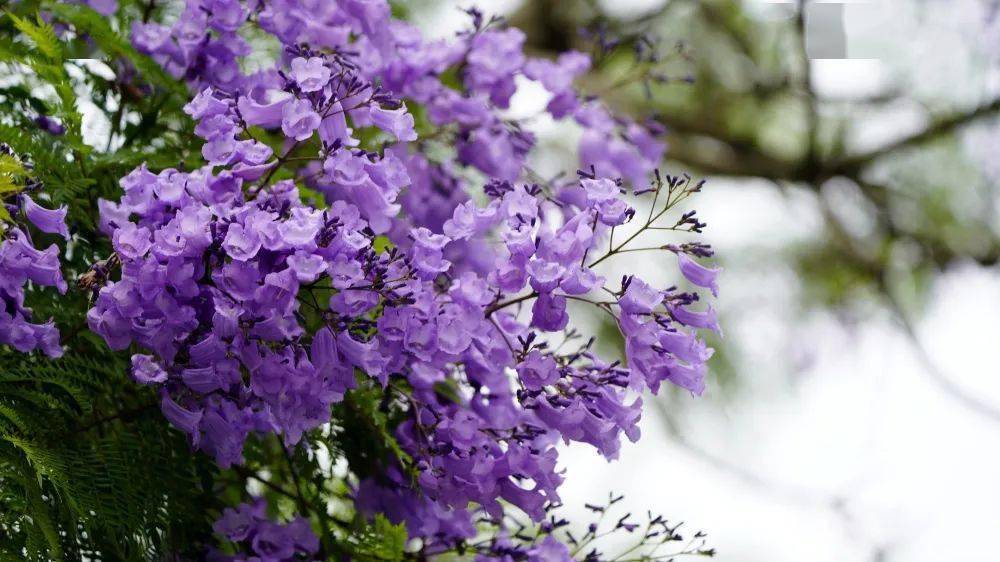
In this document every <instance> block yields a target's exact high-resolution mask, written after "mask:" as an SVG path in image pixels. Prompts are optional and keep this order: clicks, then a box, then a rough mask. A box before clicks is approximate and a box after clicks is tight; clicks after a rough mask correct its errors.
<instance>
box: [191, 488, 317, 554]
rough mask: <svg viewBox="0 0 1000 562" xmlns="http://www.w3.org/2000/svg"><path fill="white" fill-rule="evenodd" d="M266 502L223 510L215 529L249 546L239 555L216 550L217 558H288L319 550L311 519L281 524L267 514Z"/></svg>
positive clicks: (245, 504) (235, 542)
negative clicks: (311, 526)
mask: <svg viewBox="0 0 1000 562" xmlns="http://www.w3.org/2000/svg"><path fill="white" fill-rule="evenodd" d="M266 507H267V506H266V504H265V502H264V500H262V499H259V500H256V501H254V502H253V503H244V504H241V505H239V506H237V507H236V508H229V509H226V510H225V511H223V513H222V517H221V518H219V520H218V521H216V522H215V525H214V527H213V529H214V530H215V532H216V533H218V534H219V535H221V536H223V537H225V538H226V539H227V540H228V541H230V542H232V543H234V544H236V545H239V546H241V547H243V548H244V549H245V554H237V555H235V556H229V555H224V554H221V553H218V552H216V553H213V554H211V555H210V556H209V557H208V559H209V560H211V561H213V562H223V561H226V562H244V561H247V562H249V561H259V562H285V561H292V560H306V559H311V558H312V555H314V554H316V552H317V551H319V539H317V538H316V535H315V534H314V533H313V532H312V529H310V528H309V522H308V521H306V520H305V519H303V518H301V517H298V518H296V519H295V520H293V521H292V522H290V523H287V524H281V523H275V522H274V521H271V520H270V519H268V517H267V513H266Z"/></svg>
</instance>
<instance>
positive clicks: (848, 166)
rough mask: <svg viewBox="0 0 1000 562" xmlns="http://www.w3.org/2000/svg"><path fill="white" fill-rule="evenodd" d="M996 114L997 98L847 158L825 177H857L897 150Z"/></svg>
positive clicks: (998, 109) (998, 108)
mask: <svg viewBox="0 0 1000 562" xmlns="http://www.w3.org/2000/svg"><path fill="white" fill-rule="evenodd" d="M996 113H1000V98H996V99H994V100H993V101H991V102H990V103H987V104H984V105H980V106H979V107H977V108H975V109H973V110H972V111H968V112H962V113H958V114H955V115H952V116H950V117H946V118H944V119H941V120H939V121H938V122H937V123H934V124H933V125H931V126H929V127H927V128H926V129H924V130H923V131H921V132H919V133H916V134H913V135H910V136H907V137H903V138H902V139H899V140H897V141H896V142H893V143H890V144H888V145H886V146H883V147H882V148H878V149H875V150H872V151H870V152H866V153H863V154H858V155H856V156H851V157H849V158H845V159H843V160H841V161H839V162H836V163H834V164H833V165H831V166H828V167H827V168H826V169H825V170H824V172H825V175H826V177H832V176H835V175H847V176H851V175H856V174H857V173H858V172H860V171H861V169H862V168H864V167H865V166H867V165H869V164H871V163H872V162H874V161H875V160H878V159H879V158H882V157H883V156H886V155H888V154H891V153H893V152H896V151H897V150H901V149H905V148H910V147H912V146H916V145H919V144H922V143H924V142H927V141H929V140H932V139H934V138H936V137H938V136H942V135H946V134H949V133H952V132H954V131H956V130H958V129H961V128H962V127H964V126H966V125H969V124H971V123H973V122H975V121H978V120H979V119H983V118H985V117H990V116H991V115H993V114H996Z"/></svg>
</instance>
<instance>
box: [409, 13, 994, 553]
mask: <svg viewBox="0 0 1000 562" xmlns="http://www.w3.org/2000/svg"><path fill="white" fill-rule="evenodd" d="M400 4H402V5H403V6H404V7H406V8H408V11H409V13H410V14H411V17H412V19H414V20H415V21H416V22H417V23H418V24H420V25H421V26H422V27H423V28H424V29H425V31H426V32H427V33H428V34H431V35H443V34H449V33H453V32H454V31H455V30H457V29H459V28H461V27H462V26H464V25H466V22H467V16H466V15H465V14H463V13H462V12H461V11H460V10H459V8H460V7H467V6H468V4H469V3H468V2H461V3H457V2H448V1H433V0H414V1H410V2H401V3H400ZM477 5H478V6H479V7H480V8H481V9H482V10H483V11H484V12H485V13H487V14H502V15H504V16H506V17H507V18H508V20H510V21H511V22H512V23H514V24H516V25H518V26H520V27H522V28H523V29H525V30H526V31H527V32H528V42H529V45H530V48H531V50H532V51H533V52H534V53H535V54H544V53H553V52H557V51H560V50H565V49H567V48H579V49H582V50H586V49H587V48H588V45H589V44H590V43H588V42H587V41H586V40H585V39H583V38H581V36H580V34H579V33H578V32H579V30H580V28H582V27H586V26H588V25H590V24H592V23H593V22H594V21H597V20H599V19H600V20H602V21H604V22H605V23H604V25H605V28H606V29H607V30H608V33H609V34H610V35H617V36H623V37H632V38H635V37H636V36H638V35H641V34H648V35H650V36H655V37H657V38H658V39H659V43H658V47H657V48H658V49H660V50H661V53H662V59H661V62H660V63H658V64H656V65H652V66H655V67H656V68H645V67H643V68H637V67H635V66H634V65H633V64H632V63H631V62H630V58H629V57H621V60H617V61H610V62H609V63H608V64H605V65H603V66H602V67H601V68H600V69H599V70H597V71H595V72H593V73H592V74H591V75H590V76H587V77H586V79H585V81H584V88H585V89H586V90H588V91H591V92H601V93H602V94H605V95H608V96H610V98H611V100H612V103H613V104H614V105H615V107H616V108H617V109H618V110H620V111H624V112H627V113H631V114H634V115H636V116H647V115H654V114H655V115H656V119H657V120H658V121H660V122H661V123H662V124H664V125H665V126H666V127H667V129H668V133H667V135H668V138H669V141H670V148H669V151H668V152H669V154H668V156H669V162H668V163H667V168H668V169H670V170H671V172H674V173H677V172H682V171H687V172H689V173H691V174H692V175H694V176H696V177H706V178H707V179H708V184H707V188H706V190H705V191H704V193H702V194H701V195H700V196H699V197H697V198H696V199H695V200H694V201H693V203H692V204H693V206H694V207H695V208H697V209H698V212H699V215H700V216H701V218H702V219H703V220H705V221H707V222H708V224H709V227H708V229H707V231H706V238H707V241H709V242H711V243H712V244H713V245H714V246H715V248H716V250H717V256H718V262H719V263H720V264H721V265H722V266H723V267H725V272H724V274H723V277H722V279H723V292H722V295H721V298H720V299H719V302H718V308H719V310H720V312H721V315H722V317H723V319H724V328H725V337H724V338H723V339H720V340H718V341H716V342H714V343H715V345H716V347H717V348H718V351H717V354H716V357H715V358H714V359H713V362H712V371H711V374H710V381H709V383H708V391H707V392H706V393H705V395H704V396H703V397H701V398H694V397H692V396H690V395H687V394H684V393H679V392H675V393H673V394H669V395H667V396H661V397H659V398H657V399H652V398H649V399H648V400H649V401H648V402H647V403H648V404H649V405H650V407H649V408H648V413H647V414H646V416H645V417H644V420H643V423H642V430H643V434H644V435H643V439H642V440H641V441H640V442H639V443H637V444H634V445H629V446H626V447H624V448H623V453H622V455H621V458H620V459H619V460H618V461H616V462H613V463H604V461H602V460H600V459H598V458H597V457H596V456H595V455H594V454H593V453H592V451H590V450H588V449H586V448H579V449H576V448H571V449H569V450H568V451H567V452H566V454H564V456H563V459H564V464H565V466H566V468H567V470H568V472H567V484H566V485H565V488H564V489H565V494H564V496H563V499H564V502H565V503H566V510H567V511H566V513H567V515H570V516H573V517H576V518H578V519H579V518H587V517H588V516H589V514H588V513H587V512H586V511H585V510H584V509H583V503H584V502H587V501H594V500H601V499H606V496H607V494H608V492H609V491H614V492H620V493H624V494H625V500H624V502H623V506H624V509H625V510H631V511H633V512H636V513H644V512H645V511H646V510H647V509H652V510H654V511H657V512H661V513H664V514H665V515H666V516H668V517H669V518H671V519H674V520H683V521H684V522H685V527H684V528H687V529H689V530H691V531H693V530H697V529H701V530H704V531H706V532H708V533H709V545H710V546H714V547H715V548H717V550H718V555H717V559H718V560H722V561H725V562H753V561H761V562H764V561H766V562H785V561H788V562H801V561H810V562H826V561H829V562H887V561H893V562H896V561H898V562H911V561H912V562H917V561H921V562H923V561H988V560H990V561H992V560H997V557H998V554H997V547H996V541H995V537H996V536H997V532H998V529H1000V482H998V476H1000V451H998V449H1000V361H998V347H1000V341H998V336H1000V272H998V269H997V266H996V263H997V260H998V259H1000V218H998V210H1000V209H998V203H1000V184H998V181H1000V120H998V119H1000V118H998V113H1000V101H998V100H1000V2H998V1H994V0H870V1H867V2H862V1H854V2H824V3H819V2H815V3H814V2H806V3H801V4H800V3H794V2H784V3H782V2H767V1H764V0H743V1H737V0H702V1H697V0H670V1H666V2H664V1H662V0H606V1H605V0H530V1H528V0H526V1H516V0H504V1H480V2H477ZM654 73H655V74H656V75H662V76H666V77H667V78H668V80H667V81H666V82H665V83H664V82H662V81H660V82H657V83H655V84H653V85H652V86H651V87H650V88H649V89H648V91H647V90H646V89H645V88H644V87H643V86H642V85H641V84H639V83H638V81H637V80H636V79H635V76H637V75H639V76H646V77H649V76H652V75H654ZM546 102H547V99H546V96H545V94H544V92H543V91H540V90H535V89H533V88H531V87H530V85H529V84H524V85H523V86H522V88H521V89H520V90H519V92H518V95H517V96H516V98H515V102H514V105H513V107H512V109H511V111H512V113H514V114H516V115H519V116H534V115H536V114H539V113H540V112H541V110H542V108H544V105H545V103H546ZM531 124H532V129H533V130H534V132H536V133H537V134H538V135H539V138H540V139H541V140H542V142H543V143H544V145H545V146H546V147H547V150H546V152H545V153H544V155H543V157H542V158H540V159H539V160H538V161H536V162H533V163H532V166H533V167H534V168H535V169H536V170H538V171H539V173H541V174H547V173H552V172H554V171H556V170H559V169H565V168H569V169H572V163H571V162H569V161H568V154H569V150H570V149H571V148H572V147H573V146H574V143H575V137H574V135H575V134H576V131H575V130H574V128H573V126H572V125H569V124H565V123H555V122H552V121H551V120H546V119H545V118H533V119H532V120H531ZM667 241H671V240H664V241H663V242H664V243H665V242H667ZM632 255H633V256H634V255H643V254H632ZM674 271H675V268H674V266H673V263H672V262H671V261H670V260H669V258H668V257H667V256H666V255H664V256H655V255H649V256H647V257H644V258H643V259H641V260H634V259H628V260H626V259H621V260H620V261H618V262H616V263H612V264H611V265H610V266H609V271H608V274H609V276H610V277H611V278H614V277H615V276H616V275H620V274H621V273H622V272H636V273H641V274H642V275H644V276H650V277H654V278H658V279H663V278H666V276H669V275H673V274H674V273H673V272H674ZM585 321H587V322H590V325H591V327H592V328H593V329H594V330H596V331H597V332H598V333H603V332H602V329H601V326H600V324H599V322H600V321H601V320H600V319H599V318H597V317H594V318H587V319H586V320H585ZM600 345H601V346H603V347H604V349H605V350H606V351H608V352H610V353H615V352H617V350H618V349H619V346H620V343H619V342H616V341H614V340H612V339H610V338H609V337H602V338H601V340H600Z"/></svg>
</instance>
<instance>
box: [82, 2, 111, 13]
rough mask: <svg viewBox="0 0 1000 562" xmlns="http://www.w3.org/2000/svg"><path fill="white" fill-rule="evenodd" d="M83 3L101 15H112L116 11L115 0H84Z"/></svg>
mask: <svg viewBox="0 0 1000 562" xmlns="http://www.w3.org/2000/svg"><path fill="white" fill-rule="evenodd" d="M84 3H85V4H86V5H88V6H90V7H91V8H93V9H94V11H95V12H97V13H99V14H101V15H102V16H113V15H114V14H115V12H117V11H118V2H117V0H84Z"/></svg>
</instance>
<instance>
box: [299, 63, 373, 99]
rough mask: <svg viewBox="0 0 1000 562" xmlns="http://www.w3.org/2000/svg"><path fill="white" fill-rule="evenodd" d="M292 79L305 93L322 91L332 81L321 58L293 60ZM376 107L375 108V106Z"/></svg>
mask: <svg viewBox="0 0 1000 562" xmlns="http://www.w3.org/2000/svg"><path fill="white" fill-rule="evenodd" d="M291 76H292V79H293V80H295V83H296V84H298V85H299V89H300V90H302V91H303V92H307V93H308V92H315V91H317V90H322V89H323V87H324V86H326V84H327V82H329V81H330V69H329V68H327V67H326V65H325V64H323V59H321V58H320V57H310V58H308V59H306V58H303V57H296V58H294V59H292V71H291ZM373 107H374V106H373Z"/></svg>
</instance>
